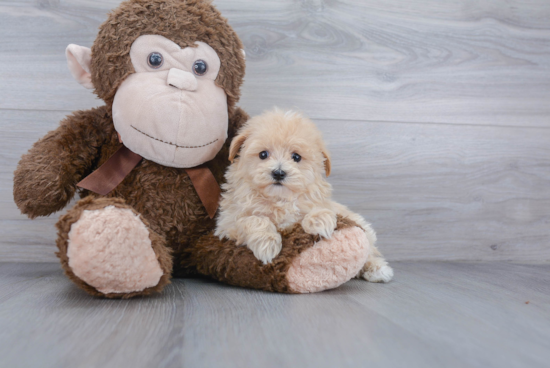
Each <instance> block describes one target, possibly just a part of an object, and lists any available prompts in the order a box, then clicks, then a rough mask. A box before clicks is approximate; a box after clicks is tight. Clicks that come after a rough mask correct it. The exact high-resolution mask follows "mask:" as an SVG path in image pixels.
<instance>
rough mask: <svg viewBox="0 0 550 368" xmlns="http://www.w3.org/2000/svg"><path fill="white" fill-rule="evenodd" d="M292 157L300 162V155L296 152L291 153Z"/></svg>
mask: <svg viewBox="0 0 550 368" xmlns="http://www.w3.org/2000/svg"><path fill="white" fill-rule="evenodd" d="M292 159H293V160H294V161H296V162H300V161H301V160H302V156H300V155H299V154H297V153H296V152H295V153H293V154H292Z"/></svg>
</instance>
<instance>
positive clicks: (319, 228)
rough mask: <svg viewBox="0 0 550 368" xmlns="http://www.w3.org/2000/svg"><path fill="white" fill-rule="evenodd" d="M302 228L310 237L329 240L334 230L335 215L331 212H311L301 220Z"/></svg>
mask: <svg viewBox="0 0 550 368" xmlns="http://www.w3.org/2000/svg"><path fill="white" fill-rule="evenodd" d="M302 228H303V229H304V231H305V232H306V233H308V234H311V235H320V236H322V237H323V238H327V239H328V238H330V237H331V236H332V233H334V229H336V213H335V212H334V211H331V210H327V209H321V210H313V211H311V212H310V213H308V214H307V215H306V216H305V217H304V219H303V220H302Z"/></svg>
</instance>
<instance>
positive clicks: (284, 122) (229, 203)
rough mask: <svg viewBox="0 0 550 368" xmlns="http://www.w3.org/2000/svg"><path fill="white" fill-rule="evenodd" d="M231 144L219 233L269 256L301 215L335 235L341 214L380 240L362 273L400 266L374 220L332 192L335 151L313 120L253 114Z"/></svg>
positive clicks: (305, 222)
mask: <svg viewBox="0 0 550 368" xmlns="http://www.w3.org/2000/svg"><path fill="white" fill-rule="evenodd" d="M229 151H230V152H229V160H230V161H231V162H232V165H231V166H230V167H229V169H228V170H227V172H226V174H225V177H226V180H227V183H226V184H224V185H223V186H222V189H223V190H224V192H223V194H222V200H221V203H220V212H219V217H218V220H217V227H216V232H215V235H216V236H219V237H220V239H223V238H229V239H232V240H235V241H236V242H237V244H239V245H244V244H246V245H247V246H248V248H250V250H252V252H253V253H254V255H255V256H256V258H258V259H259V260H261V261H262V262H264V263H269V262H271V260H272V259H273V258H274V257H276V256H277V255H278V254H279V252H280V251H281V235H280V233H279V232H280V231H284V230H287V229H289V228H290V227H292V226H293V225H294V224H296V223H299V222H300V223H301V225H302V227H303V229H304V231H305V232H307V233H309V234H313V235H320V236H322V237H324V238H330V237H331V236H332V233H333V232H334V229H335V228H336V215H337V214H340V215H342V216H344V217H348V218H350V219H351V220H352V221H354V222H355V223H357V224H358V225H359V226H361V227H362V228H363V230H364V231H365V232H366V234H367V237H368V239H369V242H370V244H371V245H372V247H373V252H371V256H370V257H369V259H368V260H367V263H366V264H365V266H364V267H363V269H362V271H361V272H360V273H359V274H358V275H357V277H363V278H364V279H366V280H368V281H372V282H387V281H390V280H391V278H392V277H393V270H392V269H391V267H389V266H388V264H387V262H386V261H385V260H384V258H383V257H382V255H381V254H380V252H379V251H378V250H377V249H376V247H374V243H375V242H376V234H375V233H374V231H373V229H372V228H371V226H370V224H369V223H367V222H366V221H365V219H364V218H363V217H362V216H360V215H359V214H356V213H353V212H351V211H350V210H349V209H348V208H347V207H346V206H344V205H341V204H339V203H336V202H334V201H333V200H332V199H331V192H332V187H331V185H330V184H329V183H328V182H327V181H326V180H325V178H324V176H323V174H324V173H326V175H327V176H328V175H330V165H331V163H330V155H329V152H328V150H327V148H326V147H325V144H324V142H323V139H322V136H321V133H320V132H319V130H318V129H317V127H316V126H315V124H314V123H313V122H312V121H311V120H309V119H308V118H306V117H304V116H303V115H301V114H299V113H296V112H292V111H288V112H286V113H285V112H282V111H280V110H278V109H276V110H274V111H269V112H266V113H264V114H262V115H259V116H256V117H254V118H252V119H250V120H248V122H247V123H246V124H245V125H244V126H243V127H242V128H241V129H240V131H239V133H238V135H237V136H236V137H235V138H234V139H233V141H232V142H231V147H230V149H229ZM237 155H238V157H237Z"/></svg>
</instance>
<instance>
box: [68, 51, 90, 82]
mask: <svg viewBox="0 0 550 368" xmlns="http://www.w3.org/2000/svg"><path fill="white" fill-rule="evenodd" d="M65 56H67V63H68V64H69V70H70V71H71V74H72V75H73V77H74V79H76V81H77V82H78V83H80V84H82V85H83V86H84V87H86V88H88V89H93V88H94V85H93V84H92V74H91V73H90V64H91V62H92V50H90V49H89V48H88V47H84V46H78V45H75V44H70V45H69V46H67V49H66V50H65Z"/></svg>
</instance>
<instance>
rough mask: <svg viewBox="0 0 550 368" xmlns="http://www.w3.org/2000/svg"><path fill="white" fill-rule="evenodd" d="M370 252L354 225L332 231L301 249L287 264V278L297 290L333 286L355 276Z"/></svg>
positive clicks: (312, 290) (309, 290) (302, 291)
mask: <svg viewBox="0 0 550 368" xmlns="http://www.w3.org/2000/svg"><path fill="white" fill-rule="evenodd" d="M369 252H370V244H369V241H368V239H367V236H366V234H365V232H364V231H363V230H361V229H360V228H358V227H350V228H347V229H343V230H339V231H335V232H334V235H333V236H332V238H330V239H328V240H326V239H324V240H321V241H319V242H317V243H316V244H315V245H314V246H313V247H311V248H309V249H307V250H305V251H304V252H302V253H301V254H300V255H299V256H298V257H297V258H296V259H295V260H294V261H293V262H292V264H291V266H290V268H289V270H288V273H287V280H288V283H289V285H290V287H291V288H292V289H293V290H294V291H296V292H299V293H315V292H318V291H322V290H327V289H333V288H336V287H338V286H340V285H342V284H343V283H345V282H347V281H349V280H351V279H352V278H353V277H355V276H356V275H357V274H358V273H359V271H360V270H361V268H362V267H363V265H364V264H365V262H366V261H367V257H368V255H369Z"/></svg>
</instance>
